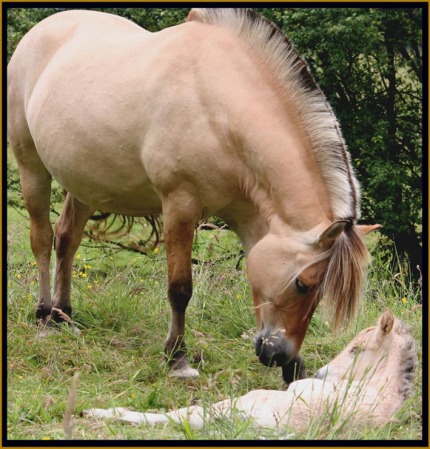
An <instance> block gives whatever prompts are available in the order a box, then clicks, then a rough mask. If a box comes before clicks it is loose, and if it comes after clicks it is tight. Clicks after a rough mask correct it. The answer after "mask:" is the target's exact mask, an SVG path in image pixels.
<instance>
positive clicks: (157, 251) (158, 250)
mask: <svg viewBox="0 0 430 449" xmlns="http://www.w3.org/2000/svg"><path fill="white" fill-rule="evenodd" d="M159 252H160V248H158V246H157V248H154V254H155V255H157V254H158V253H159Z"/></svg>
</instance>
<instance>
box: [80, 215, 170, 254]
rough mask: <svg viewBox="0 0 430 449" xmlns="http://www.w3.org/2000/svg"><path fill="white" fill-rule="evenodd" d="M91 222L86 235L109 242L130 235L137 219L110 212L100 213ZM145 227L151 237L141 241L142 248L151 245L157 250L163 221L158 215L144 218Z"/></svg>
mask: <svg viewBox="0 0 430 449" xmlns="http://www.w3.org/2000/svg"><path fill="white" fill-rule="evenodd" d="M90 220H91V221H92V222H93V223H90V224H87V228H86V231H85V233H86V235H87V236H88V237H89V238H91V239H92V240H97V241H109V240H110V239H112V238H118V237H123V236H125V235H127V234H129V233H130V231H131V229H132V228H133V226H134V224H135V222H136V219H135V217H130V216H127V215H118V214H112V213H110V212H100V213H98V214H96V215H93V216H92V217H91V218H90ZM142 220H143V222H144V226H145V227H149V236H147V237H146V238H144V239H141V240H139V242H138V245H139V246H140V247H142V246H146V245H147V244H148V243H151V244H152V246H153V248H155V247H156V246H157V245H158V244H159V243H160V242H161V241H162V240H161V234H162V232H163V225H162V221H161V219H160V217H159V216H157V215H149V216H146V217H142Z"/></svg>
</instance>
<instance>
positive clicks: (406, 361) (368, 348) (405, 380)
mask: <svg viewBox="0 0 430 449" xmlns="http://www.w3.org/2000/svg"><path fill="white" fill-rule="evenodd" d="M416 363H417V357H416V352H415V350H414V340H413V339H412V337H411V336H410V334H409V332H408V329H407V327H406V326H405V325H404V324H403V323H402V322H401V321H400V320H398V319H397V318H396V317H395V316H394V315H393V313H392V312H391V310H389V309H388V310H386V311H385V312H384V313H383V314H382V315H381V317H380V318H379V319H378V322H377V325H376V326H375V327H369V328H367V329H364V330H363V331H361V332H360V333H359V334H358V335H357V336H356V337H355V338H354V339H353V340H352V341H351V343H349V344H348V346H347V347H346V348H345V349H344V350H343V351H342V352H341V353H340V354H339V355H338V356H337V357H336V358H335V359H333V360H332V361H331V362H330V363H329V364H328V365H326V366H324V367H323V368H321V369H320V370H318V372H317V373H316V376H315V377H317V378H318V379H325V380H326V381H331V382H335V383H337V382H339V381H343V380H345V381H360V380H365V381H366V382H368V383H369V384H370V385H372V386H381V387H386V386H387V384H389V383H390V384H391V383H393V382H394V383H395V384H397V386H398V388H397V391H398V393H399V394H400V395H402V396H404V398H405V397H406V396H408V394H409V390H410V384H411V380H412V377H413V371H414V369H415V366H416ZM391 390H392V389H391Z"/></svg>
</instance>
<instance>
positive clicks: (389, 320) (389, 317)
mask: <svg viewBox="0 0 430 449" xmlns="http://www.w3.org/2000/svg"><path fill="white" fill-rule="evenodd" d="M394 319H395V317H394V314H393V312H392V311H391V310H390V309H387V310H386V311H385V312H384V313H383V315H382V316H381V318H379V329H380V331H381V333H382V335H387V334H389V333H390V332H391V330H392V329H393V325H394Z"/></svg>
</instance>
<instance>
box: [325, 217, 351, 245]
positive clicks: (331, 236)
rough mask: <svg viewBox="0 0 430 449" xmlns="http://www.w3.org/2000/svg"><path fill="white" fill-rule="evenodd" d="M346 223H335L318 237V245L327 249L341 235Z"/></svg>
mask: <svg viewBox="0 0 430 449" xmlns="http://www.w3.org/2000/svg"><path fill="white" fill-rule="evenodd" d="M348 223H349V222H348V221H335V222H333V223H332V224H331V225H330V226H329V227H328V228H327V229H326V230H325V231H323V232H322V233H321V234H320V236H319V237H318V244H319V245H320V246H321V247H322V248H327V247H329V246H330V245H331V244H332V243H333V242H334V241H335V240H336V239H337V238H338V237H339V236H340V234H342V232H343V230H344V229H345V226H346V225H347V224H348Z"/></svg>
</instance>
